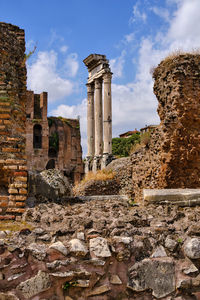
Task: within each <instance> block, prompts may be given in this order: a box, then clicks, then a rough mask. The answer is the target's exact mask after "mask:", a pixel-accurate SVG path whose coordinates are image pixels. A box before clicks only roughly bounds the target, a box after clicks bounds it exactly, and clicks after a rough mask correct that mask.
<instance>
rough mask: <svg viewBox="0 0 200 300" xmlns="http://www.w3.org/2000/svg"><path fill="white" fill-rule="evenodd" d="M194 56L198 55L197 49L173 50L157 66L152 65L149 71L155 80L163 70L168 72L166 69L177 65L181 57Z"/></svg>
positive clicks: (199, 53) (199, 51)
mask: <svg viewBox="0 0 200 300" xmlns="http://www.w3.org/2000/svg"><path fill="white" fill-rule="evenodd" d="M194 56H200V50H199V49H196V50H193V51H191V52H184V51H182V50H176V51H173V52H171V53H169V55H167V56H166V57H165V58H164V59H163V60H162V61H161V63H160V64H159V65H158V66H157V67H152V68H151V70H150V73H151V74H152V77H153V79H154V80H156V78H157V77H158V75H159V74H161V73H163V71H164V72H168V70H170V69H172V68H173V67H176V66H178V65H179V63H180V59H181V58H184V57H185V58H186V57H188V58H192V57H194Z"/></svg>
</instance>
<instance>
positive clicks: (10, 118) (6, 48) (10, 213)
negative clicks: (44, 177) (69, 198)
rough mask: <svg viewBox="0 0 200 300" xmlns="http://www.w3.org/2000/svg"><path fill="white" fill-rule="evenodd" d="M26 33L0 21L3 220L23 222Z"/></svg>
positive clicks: (0, 214) (0, 202)
mask: <svg viewBox="0 0 200 300" xmlns="http://www.w3.org/2000/svg"><path fill="white" fill-rule="evenodd" d="M25 103H26V67H25V40H24V30H22V29H20V28H18V27H17V26H13V25H11V24H6V23H2V22H0V220H2V219H5V220H6V219H15V218H16V217H17V218H18V219H19V218H20V215H21V213H23V212H24V206H25V200H26V194H27V171H26V170H27V167H26V156H25V120H26V116H25Z"/></svg>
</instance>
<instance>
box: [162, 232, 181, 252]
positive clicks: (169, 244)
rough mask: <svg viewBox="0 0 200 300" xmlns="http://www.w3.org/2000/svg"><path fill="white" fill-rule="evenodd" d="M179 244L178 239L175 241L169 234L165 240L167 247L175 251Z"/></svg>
mask: <svg viewBox="0 0 200 300" xmlns="http://www.w3.org/2000/svg"><path fill="white" fill-rule="evenodd" d="M177 245H178V243H177V242H176V241H174V240H173V239H171V238H170V237H169V236H168V237H167V238H166V240H165V247H166V248H167V249H168V250H169V251H171V252H173V251H174V250H175V248H176V246H177Z"/></svg>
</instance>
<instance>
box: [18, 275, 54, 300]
mask: <svg viewBox="0 0 200 300" xmlns="http://www.w3.org/2000/svg"><path fill="white" fill-rule="evenodd" d="M50 285H51V281H50V276H49V274H47V273H45V272H42V271H39V272H38V274H37V275H35V276H34V277H32V278H30V279H28V280H26V281H24V282H22V283H20V284H19V285H18V286H17V290H19V291H20V292H21V293H22V294H23V296H24V297H25V299H30V297H32V296H35V295H37V294H39V293H41V292H43V291H45V290H47V289H48V288H49V287H50Z"/></svg>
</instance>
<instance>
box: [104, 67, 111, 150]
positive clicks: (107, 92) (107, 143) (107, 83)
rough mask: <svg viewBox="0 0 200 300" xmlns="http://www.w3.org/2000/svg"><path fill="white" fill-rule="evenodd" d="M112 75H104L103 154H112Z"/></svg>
mask: <svg viewBox="0 0 200 300" xmlns="http://www.w3.org/2000/svg"><path fill="white" fill-rule="evenodd" d="M111 78H112V73H106V74H105V75H104V77H103V80H104V132H103V134H104V151H103V153H104V154H112V97H111Z"/></svg>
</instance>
